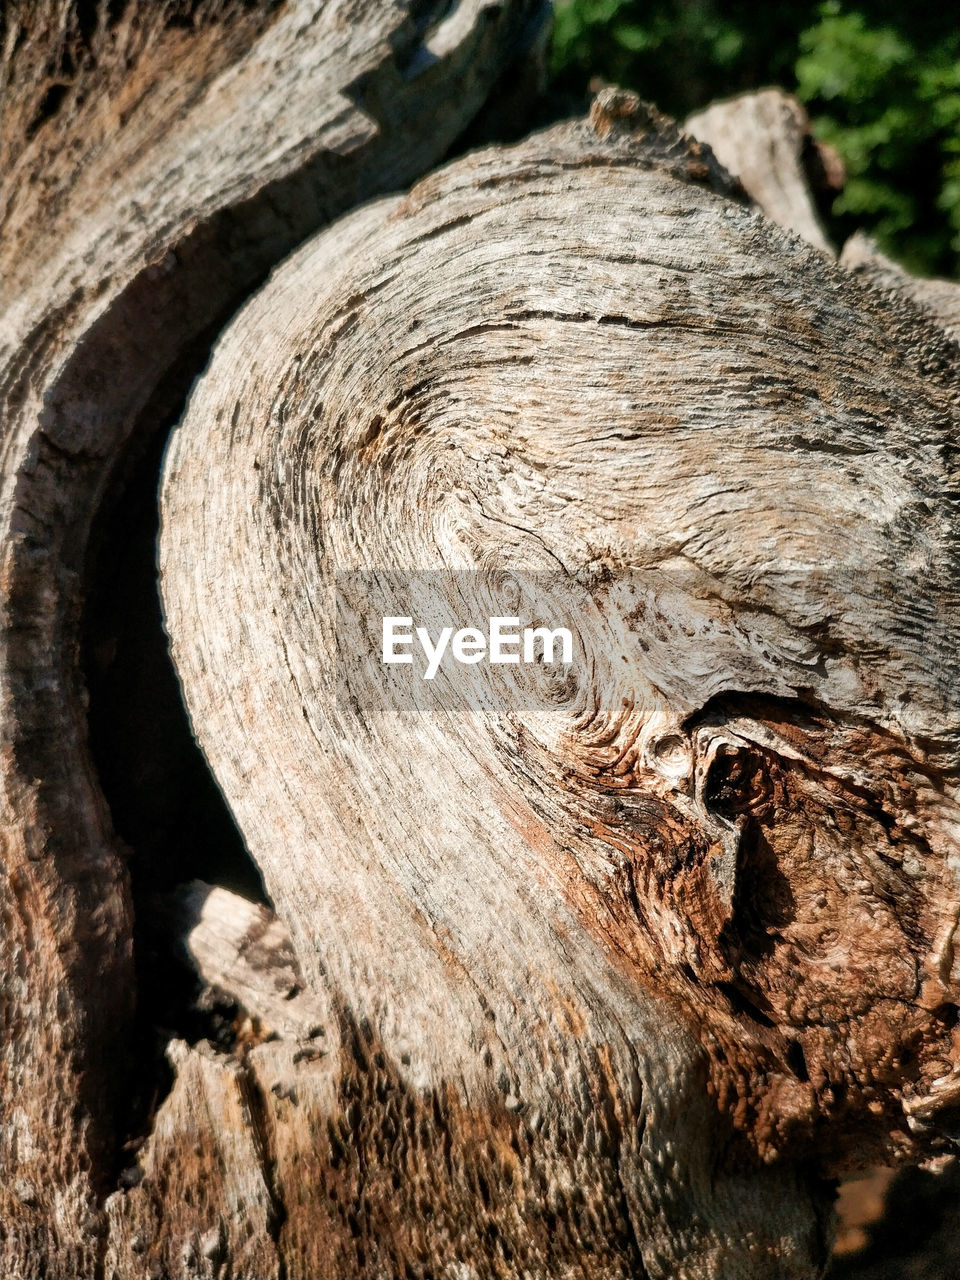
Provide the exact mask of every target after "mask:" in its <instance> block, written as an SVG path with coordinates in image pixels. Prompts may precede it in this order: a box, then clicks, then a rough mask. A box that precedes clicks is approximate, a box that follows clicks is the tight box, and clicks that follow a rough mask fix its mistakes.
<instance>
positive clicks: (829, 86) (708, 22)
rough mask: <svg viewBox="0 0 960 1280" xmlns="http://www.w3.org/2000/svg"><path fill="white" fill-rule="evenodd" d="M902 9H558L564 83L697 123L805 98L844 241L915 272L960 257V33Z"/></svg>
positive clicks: (664, 2)
mask: <svg viewBox="0 0 960 1280" xmlns="http://www.w3.org/2000/svg"><path fill="white" fill-rule="evenodd" d="M948 10H949V6H944V7H943V8H942V9H940V10H938V9H933V10H931V9H930V8H929V7H923V8H922V7H920V6H913V7H912V8H910V7H907V6H904V5H903V4H902V3H899V2H898V0H849V2H846V0H828V3H826V4H821V5H819V6H818V5H811V4H802V3H796V2H795V0H794V2H789V3H778V4H776V5H768V6H758V5H757V4H756V3H755V2H748V0H739V2H738V0H557V4H556V26H555V32H554V39H553V47H552V70H553V76H554V84H555V86H556V87H557V88H558V89H560V90H561V91H565V92H566V93H568V94H571V95H575V96H576V97H578V98H579V97H582V96H583V95H584V94H585V93H586V91H587V87H588V84H589V81H590V79H591V78H592V77H594V76H599V77H600V78H601V79H603V80H604V81H607V82H613V83H618V84H622V85H626V86H628V87H630V88H634V89H637V90H638V91H639V92H640V93H641V94H642V95H643V96H644V97H646V98H649V99H652V100H653V101H654V102H656V103H657V104H658V105H659V106H661V107H662V108H663V109H664V110H666V111H670V112H672V113H673V114H675V115H677V116H679V117H683V116H685V115H687V114H688V113H689V112H691V111H694V110H696V109H698V108H700V107H703V106H706V105H707V103H709V102H710V101H712V100H714V99H716V98H721V97H727V96H730V95H732V94H735V93H742V92H745V91H746V90H749V89H755V88H760V87H762V86H764V85H768V84H779V85H781V86H782V87H783V88H785V89H787V90H789V91H790V92H793V93H796V94H797V96H798V97H799V98H801V99H802V100H803V101H804V102H805V103H806V105H807V108H808V110H809V112H810V115H811V118H812V120H813V124H814V131H815V133H816V136H817V137H818V138H820V139H822V140H823V141H824V142H829V143H831V144H832V145H833V146H835V147H836V149H837V150H838V151H839V153H840V155H841V156H842V157H843V160H844V163H845V164H846V167H847V174H848V179H847V185H846V187H845V189H844V191H843V192H842V193H841V194H840V196H839V197H838V198H837V200H836V201H835V203H834V206H833V209H832V211H831V218H830V221H831V223H832V225H831V227H830V230H831V232H832V234H833V236H834V238H835V239H836V240H837V241H838V242H841V241H842V240H843V239H845V238H846V236H847V235H849V234H850V233H851V232H852V231H854V230H856V229H857V228H858V227H862V228H863V229H864V230H866V231H868V232H869V233H870V234H871V235H874V236H875V237H876V238H877V239H878V240H879V241H880V243H881V245H882V247H883V248H884V249H885V251H886V252H887V253H889V254H890V255H891V256H892V257H894V258H897V259H899V260H900V261H901V262H903V263H904V264H905V265H906V266H908V267H909V268H910V269H911V270H914V271H917V272H932V273H939V274H947V275H952V274H956V272H957V261H958V252H960V23H957V21H956V19H955V17H954V16H953V15H952V14H951V13H950V12H949V11H948Z"/></svg>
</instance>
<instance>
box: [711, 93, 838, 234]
mask: <svg viewBox="0 0 960 1280" xmlns="http://www.w3.org/2000/svg"><path fill="white" fill-rule="evenodd" d="M685 128H686V129H687V130H688V131H689V132H690V133H692V134H693V135H694V137H696V138H699V139H700V140H701V141H702V142H706V143H707V144H708V145H709V146H710V147H711V148H712V149H713V152H714V154H715V155H716V157H717V159H718V160H719V161H720V163H721V164H722V165H725V166H726V167H727V169H729V170H730V172H731V173H732V174H735V175H736V177H738V178H739V179H740V181H741V182H742V183H743V185H744V187H745V188H746V190H747V191H748V192H749V194H750V195H751V196H752V197H753V199H754V200H756V202H757V204H758V205H759V206H760V208H761V209H762V210H763V211H764V213H765V214H766V215H767V217H768V218H772V219H773V221H774V222H776V223H777V224H778V225H779V226H781V227H786V228H788V229H789V230H791V231H795V232H796V233H797V234H798V235H801V236H803V238H804V240H809V242H810V243H811V244H812V245H815V246H816V247H817V248H818V249H822V250H824V252H826V253H833V247H832V246H831V244H830V241H829V240H828V239H827V236H826V234H825V232H824V229H823V225H822V223H821V221H820V218H819V216H818V214H817V209H816V204H815V202H814V199H813V193H812V190H811V187H812V186H818V187H822V188H826V189H829V190H834V191H836V190H839V189H840V188H841V187H842V186H843V180H844V174H843V164H842V162H841V160H840V157H839V156H838V155H837V154H836V152H835V151H833V149H832V148H831V147H829V146H827V145H826V144H824V143H821V142H818V141H817V140H816V139H815V138H814V137H813V134H812V133H811V130H810V120H809V118H808V117H807V113H806V111H805V110H804V109H803V107H802V105H801V104H800V103H799V102H798V101H797V100H796V98H793V97H791V96H790V95H789V94H787V93H784V92H783V90H782V89H761V90H760V91H759V92H757V93H744V94H741V95H740V96H739V97H736V98H730V99H728V100H726V101H724V102H715V103H714V104H713V105H712V106H709V107H707V108H706V110H704V111H698V112H696V113H695V114H694V115H692V116H690V117H689V118H688V119H687V122H686V125H685Z"/></svg>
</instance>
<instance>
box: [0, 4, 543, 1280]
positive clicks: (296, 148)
mask: <svg viewBox="0 0 960 1280" xmlns="http://www.w3.org/2000/svg"><path fill="white" fill-rule="evenodd" d="M441 9H442V6H436V5H410V6H406V5H400V6H384V5H381V4H376V3H367V2H366V0H337V2H334V3H319V2H314V0H295V2H292V3H286V4H271V3H266V2H263V3H253V4H251V3H246V2H241V0H164V2H163V3H152V2H151V3H146V2H145V3H141V4H126V5H123V4H120V5H116V4H112V3H111V4H107V3H105V2H104V3H99V4H96V5H94V4H84V5H79V4H77V5H74V4H72V3H68V2H67V0H43V2H42V3H37V4H33V3H17V4H12V5H8V6H6V8H5V9H4V13H3V43H2V57H3V61H2V68H3V71H2V84H3V129H2V145H3V154H2V157H0V170H2V173H3V210H2V227H0V231H2V236H0V288H2V306H3V316H2V327H0V417H2V422H3V437H2V454H0V547H2V553H0V554H2V560H0V564H2V569H0V574H2V635H0V684H2V690H3V708H2V724H0V734H2V748H0V749H2V759H3V776H2V791H3V800H2V818H0V822H2V827H0V833H2V848H3V885H2V893H0V903H2V913H3V915H2V947H3V951H2V972H3V977H4V986H3V1044H2V1053H3V1075H2V1079H3V1092H2V1100H0V1105H2V1113H0V1167H2V1177H0V1222H2V1250H0V1259H2V1261H0V1269H2V1270H3V1273H4V1274H5V1275H10V1276H22V1277H29V1278H30V1280H34V1278H35V1277H37V1276H40V1275H44V1276H55V1275H59V1276H78V1275H83V1276H98V1275H102V1274H103V1268H104V1265H105V1257H106V1251H107V1235H106V1230H107V1219H106V1216H105V1215H104V1212H103V1199H104V1196H105V1195H106V1194H107V1193H108V1192H109V1191H111V1190H112V1189H113V1188H114V1187H115V1186H116V1172H117V1167H118V1162H119V1161H121V1159H122V1156H121V1153H120V1152H119V1149H118V1148H119V1144H120V1142H121V1140H122V1123H123V1122H122V1116H121V1112H122V1108H123V1102H122V1100H123V1099H124V1098H125V1097H126V1096H127V1095H128V1093H129V1091H130V1087H131V1076H130V1072H131V1069H132V1068H131V1064H130V1044H131V1037H132V1024H133V1014H134V1005H135V999H136V993H135V989H134V988H135V978H134V968H133V960H134V957H133V955H132V918H131V915H132V912H131V899H130V890H129V882H128V876H127V873H126V869H125V856H124V851H123V849H122V846H121V845H120V843H119V842H118V841H117V839H116V837H115V836H114V834H113V831H112V829H111V819H110V814H109V812H108V810H107V806H106V804H105V803H104V800H103V796H102V794H101V792H100V788H99V786H98V784H97V780H96V777H95V773H94V769H93V767H92V764H91V759H90V754H89V747H88V735H87V725H86V713H85V692H86V691H85V688H84V682H83V678H82V676H81V673H80V670H79V661H78V659H79V655H78V649H79V643H80V630H81V627H80V624H81V611H82V608H83V605H84V599H85V588H86V586H87V580H86V577H85V575H86V574H87V573H88V569H89V562H88V548H89V534H90V528H91V523H92V521H93V519H94V516H95V515H96V513H97V511H98V509H99V508H100V507H101V506H102V504H103V503H104V501H105V495H106V493H107V491H108V488H109V485H110V484H111V482H112V480H113V479H114V478H115V477H116V476H117V475H118V474H119V473H121V472H122V471H123V469H124V468H125V467H127V466H128V465H130V463H131V459H133V458H134V457H135V456H136V454H137V452H138V451H142V450H143V449H144V448H145V447H146V445H147V442H148V441H149V440H150V439H151V437H152V436H153V435H154V434H155V433H156V431H157V430H158V429H160V428H162V427H163V426H164V425H168V424H169V422H170V421H171V419H172V418H175V416H176V414H177V413H178V412H179V406H180V404H181V403H182V399H183V396H184V393H185V391H186V388H187V387H188V386H189V384H190V381H191V380H192V378H193V376H194V375H195V373H196V372H197V371H198V369H199V368H201V367H202V365H203V362H204V360H205V358H206V352H207V349H208V347H209V342H210V339H211V337H212V335H213V333H215V332H216V329H217V328H218V327H219V326H220V325H222V323H223V322H224V320H225V319H226V317H227V316H228V315H229V314H230V312H231V310H232V309H234V308H235V307H236V305H237V304H238V302H239V301H240V300H241V299H242V298H243V297H244V296H245V295H246V294H247V293H248V292H249V290H250V289H251V288H253V287H255V286H256V284H258V283H259V282H260V281H261V280H262V279H263V278H264V276H265V275H266V274H267V272H268V271H269V269H270V268H271V267H272V266H273V265H274V263H276V262H277V261H278V260H279V259H280V258H281V257H283V256H284V254H286V253H287V252H288V251H289V250H290V249H291V248H293V247H294V246H295V245H296V244H297V243H298V242H299V241H301V240H302V239H303V237H304V236H305V235H307V234H308V233H310V232H311V231H313V230H315V229H316V228H317V227H318V226H321V225H323V224H324V223H326V222H328V221H329V220H330V219H331V218H333V217H334V216H336V215H337V214H338V213H340V212H342V211H343V210H344V209H347V208H349V207H351V206H353V205H355V204H357V203H359V202H361V201H362V200H364V199H366V198H368V197H369V196H371V195H373V194H375V193H377V192H382V191H385V190H390V189H393V188H396V187H398V186H402V185H403V184H405V183H408V182H409V181H410V180H411V179H412V178H414V177H415V176H416V175H417V174H419V173H421V172H423V171H424V170H425V169H427V168H429V167H430V165H431V164H433V163H435V162H436V161H437V160H438V159H439V158H440V157H441V156H442V155H443V153H444V151H445V150H446V149H447V148H448V147H449V145H450V144H451V142H452V141H453V140H454V139H455V138H456V137H457V135H458V134H459V133H460V132H461V131H462V130H463V129H464V127H465V126H466V125H467V123H468V122H469V121H470V120H471V118H472V117H473V115H474V114H475V113H476V112H477V110H478V109H479V107H480V106H481V105H482V103H483V100H484V98H485V96H486V93H487V91H488V89H489V86H490V85H491V84H493V83H494V82H495V81H496V79H497V78H498V76H499V75H500V74H501V73H502V72H503V71H504V69H505V68H506V66H507V65H508V64H509V62H510V61H511V59H512V58H513V57H514V56H516V54H517V52H518V50H520V49H521V48H522V46H523V43H524V39H525V38H526V36H525V31H526V27H527V26H528V24H529V23H531V22H533V21H536V18H537V13H538V11H539V9H540V6H539V5H535V4H528V3H524V0H505V2H504V3H493V4H491V3H487V2H486V0H470V2H469V3H466V4H462V5H460V6H458V7H457V9H456V11H455V12H454V13H452V14H451V15H450V17H449V18H444V17H443V14H442V12H441ZM237 1229H238V1230H239V1229H241V1228H239V1227H238V1228H237ZM231 1230H233V1228H231ZM272 1247H273V1246H272V1245H271V1244H270V1243H269V1240H268V1241H267V1242H266V1243H261V1244H260V1245H258V1248H260V1249H262V1250H264V1251H266V1253H269V1251H270V1249H272ZM239 1256H240V1255H238V1257H239ZM261 1260H262V1259H261ZM181 1265H185V1264H182V1263H180V1262H178V1263H176V1264H175V1265H174V1264H171V1267H172V1269H171V1274H177V1272H178V1271H179V1269H180V1267H181ZM231 1265H232V1264H231ZM244 1265H245V1264H244ZM251 1265H252V1264H251ZM237 1266H238V1267H239V1268H240V1269H242V1266H241V1264H240V1263H239V1262H238V1263H237ZM258 1267H259V1261H258V1263H257V1265H256V1266H253V1272H254V1273H255V1272H256V1270H257V1269H258ZM129 1274H131V1275H132V1274H134V1273H133V1272H132V1271H131V1272H130V1273H129ZM264 1274H267V1272H266V1271H265V1272H264Z"/></svg>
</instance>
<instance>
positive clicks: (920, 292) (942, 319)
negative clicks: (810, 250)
mask: <svg viewBox="0 0 960 1280" xmlns="http://www.w3.org/2000/svg"><path fill="white" fill-rule="evenodd" d="M840 263H841V265H842V266H844V267H846V268H847V270H848V271H852V272H853V273H854V274H855V275H856V276H857V277H858V278H859V279H861V280H863V281H864V282H866V283H867V284H871V285H873V287H874V288H876V289H883V290H889V289H892V290H895V291H896V292H898V293H902V294H904V295H905V296H906V297H908V298H910V299H911V300H912V301H913V302H915V303H916V304H917V306H918V307H920V308H921V309H922V310H923V311H925V312H926V313H927V315H928V316H929V317H930V319H931V320H933V321H934V322H935V323H936V324H938V325H939V326H940V327H941V329H943V330H944V332H945V333H946V334H948V336H949V337H951V338H953V339H954V341H957V342H960V284H958V283H957V281H956V280H928V279H918V278H917V277H916V276H912V275H910V273H909V272H907V271H904V269H903V267H901V266H898V265H897V263H895V262H892V261H891V260H890V259H889V258H888V257H887V256H886V255H885V254H883V253H881V252H880V250H879V248H878V247H877V244H876V242H875V241H873V240H871V239H870V237H869V236H866V235H864V234H863V232H862V231H858V232H857V233H856V234H855V235H852V236H851V237H850V239H849V240H848V241H847V242H846V244H845V245H844V246H843V252H842V254H841V255H840Z"/></svg>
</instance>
